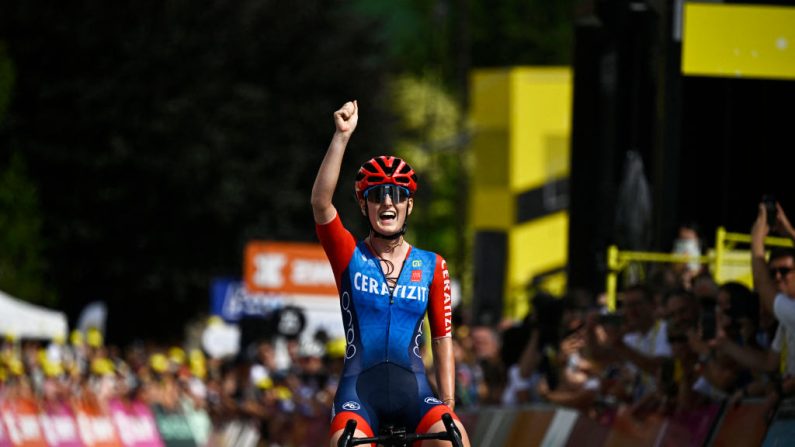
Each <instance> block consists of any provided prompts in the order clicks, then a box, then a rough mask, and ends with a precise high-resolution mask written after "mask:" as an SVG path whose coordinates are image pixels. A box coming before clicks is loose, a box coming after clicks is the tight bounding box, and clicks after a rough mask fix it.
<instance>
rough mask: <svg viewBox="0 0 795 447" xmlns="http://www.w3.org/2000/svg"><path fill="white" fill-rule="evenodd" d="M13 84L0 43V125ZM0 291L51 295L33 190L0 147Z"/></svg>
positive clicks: (21, 165)
mask: <svg viewBox="0 0 795 447" xmlns="http://www.w3.org/2000/svg"><path fill="white" fill-rule="evenodd" d="M13 85H14V66H13V63H12V62H11V59H10V58H9V57H8V54H7V52H6V45H5V42H3V41H0V126H2V123H3V117H4V116H5V111H6V108H7V106H8V103H9V101H10V99H11V91H12V88H13ZM0 154H2V156H1V157H0V247H2V249H0V290H2V291H4V292H7V293H10V294H12V295H14V296H17V297H21V298H23V299H27V300H28V301H31V302H34V303H40V304H47V305H52V304H54V302H55V295H54V294H53V293H52V291H50V290H48V289H47V288H46V287H45V285H44V274H45V267H46V263H45V261H44V257H43V253H44V251H43V248H44V241H43V240H42V239H41V227H42V221H41V214H40V211H39V203H38V195H37V192H36V188H35V186H34V185H33V183H32V182H31V181H30V178H29V177H28V175H27V169H26V166H25V162H24V160H23V159H22V155H21V154H19V153H16V152H15V153H10V151H7V150H5V148H2V147H0Z"/></svg>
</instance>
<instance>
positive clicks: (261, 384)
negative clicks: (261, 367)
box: [257, 377, 273, 390]
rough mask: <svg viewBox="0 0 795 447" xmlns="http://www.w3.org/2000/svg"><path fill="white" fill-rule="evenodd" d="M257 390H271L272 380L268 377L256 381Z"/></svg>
mask: <svg viewBox="0 0 795 447" xmlns="http://www.w3.org/2000/svg"><path fill="white" fill-rule="evenodd" d="M257 388H259V389H261V390H269V389H271V388H273V380H271V378H270V377H263V378H262V379H260V380H258V381H257Z"/></svg>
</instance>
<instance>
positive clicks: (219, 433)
mask: <svg viewBox="0 0 795 447" xmlns="http://www.w3.org/2000/svg"><path fill="white" fill-rule="evenodd" d="M459 416H460V417H461V420H462V422H463V423H464V425H465V426H466V427H467V430H468V431H469V434H470V438H471V440H472V445H474V446H488V447H509V446H520V445H521V446H548V447H552V446H556V447H558V446H559V447H564V446H565V447H569V446H571V447H574V446H582V445H588V446H595V447H600V446H604V447H623V446H627V447H629V446H632V447H644V446H648V447H658V446H676V447H686V446H693V447H695V446H732V447H735V446H736V447H744V446H749V447H750V446H760V445H764V446H776V445H795V399H788V400H783V401H781V403H780V404H779V405H777V406H776V405H775V403H774V402H773V401H771V400H763V399H746V400H742V401H739V402H737V403H732V404H717V403H716V404H710V405H707V406H703V407H701V408H699V409H696V410H689V411H682V412H678V413H676V414H675V415H673V416H669V417H662V416H659V415H650V416H647V417H644V418H638V417H635V416H633V415H632V414H631V413H630V412H629V411H626V410H605V411H603V412H602V413H600V414H599V416H598V417H596V418H594V417H589V416H586V415H583V414H581V413H579V412H577V411H575V410H571V409H567V408H559V407H554V406H547V405H534V406H528V407H521V408H497V407H493V408H482V409H480V410H478V411H460V412H459ZM205 417H206V414H205ZM0 418H1V419H2V423H0V447H11V446H14V447H16V446H24V447H40V446H41V447H52V446H58V447H78V446H97V447H118V446H124V447H130V446H132V447H172V446H175V447H183V446H184V447H190V446H197V447H198V446H223V447H254V446H257V445H259V444H258V443H259V441H260V433H259V425H258V424H256V423H255V422H254V421H250V420H249V421H246V420H242V419H232V420H228V421H225V422H221V423H217V424H216V426H215V427H209V426H201V424H199V425H198V426H197V425H196V424H195V423H192V422H191V415H190V414H188V413H187V412H185V411H175V412H167V411H164V410H162V409H159V408H149V407H148V406H146V405H144V404H142V403H140V402H125V401H121V400H111V401H110V402H109V403H108V404H107V405H96V404H92V403H90V402H80V403H76V404H75V403H72V404H65V403H59V402H56V403H41V402H36V401H34V400H30V399H13V400H5V401H3V402H0ZM327 430H328V417H326V416H318V417H315V418H308V417H303V416H298V415H295V416H294V417H293V418H292V422H291V423H290V424H289V425H288V426H286V427H285V428H284V430H283V431H284V432H283V433H274V434H271V435H272V439H271V441H275V442H277V443H278V445H280V446H283V447H290V446H292V447H318V446H324V445H327V444H326V443H327V442H328V441H327V439H326V436H327V433H328V431H327ZM264 445H269V444H267V443H266V444H264Z"/></svg>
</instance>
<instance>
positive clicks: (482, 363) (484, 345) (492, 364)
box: [470, 326, 506, 405]
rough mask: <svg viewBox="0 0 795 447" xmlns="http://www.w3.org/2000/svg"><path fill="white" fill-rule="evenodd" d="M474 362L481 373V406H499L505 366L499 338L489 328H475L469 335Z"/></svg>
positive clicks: (504, 378) (479, 395) (479, 397)
mask: <svg viewBox="0 0 795 447" xmlns="http://www.w3.org/2000/svg"><path fill="white" fill-rule="evenodd" d="M470 337H471V338H472V350H473V353H474V356H475V360H476V361H477V363H478V366H479V367H480V369H481V371H482V372H483V386H482V387H481V389H480V390H479V392H478V401H479V402H480V403H482V404H485V405H489V404H499V403H500V402H501V400H502V393H503V390H504V389H505V382H506V373H505V366H504V364H503V362H502V359H501V358H500V336H499V334H498V333H497V330H496V329H494V328H492V327H490V326H475V327H473V328H472V332H471V333H470Z"/></svg>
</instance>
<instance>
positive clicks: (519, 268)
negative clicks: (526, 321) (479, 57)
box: [470, 67, 572, 318]
mask: <svg viewBox="0 0 795 447" xmlns="http://www.w3.org/2000/svg"><path fill="white" fill-rule="evenodd" d="M471 100H472V102H471V104H472V105H471V109H470V113H471V121H472V125H473V127H474V136H473V141H472V146H471V149H472V151H473V154H474V170H475V172H476V173H477V174H476V175H475V176H474V178H473V179H472V183H471V194H472V197H471V201H470V222H472V225H473V227H474V229H475V232H476V249H475V250H476V255H477V252H478V247H477V243H478V236H477V235H478V234H486V233H489V234H497V235H503V237H501V238H500V237H498V239H501V240H504V247H502V248H499V249H494V247H491V248H492V249H493V250H492V253H495V250H496V252H503V253H502V259H499V260H495V261H496V262H502V263H504V268H502V270H503V272H502V278H501V280H502V281H503V290H504V293H503V295H504V296H503V298H504V301H503V302H504V312H503V315H504V316H509V317H516V318H518V317H521V316H523V315H524V314H526V312H527V310H528V306H527V299H526V288H527V285H528V283H529V282H530V281H531V280H533V279H534V278H538V277H539V276H544V277H546V278H547V279H548V280H547V281H546V288H548V289H551V290H550V291H553V292H556V293H562V292H563V289H564V286H565V280H564V278H563V277H562V276H563V273H562V272H563V269H564V268H565V265H566V258H567V250H568V244H567V241H568V222H569V220H568V212H567V206H568V176H569V157H570V149H569V141H570V133H571V105H572V75H571V70H570V69H569V68H566V67H514V68H505V69H481V70H475V71H474V73H473V75H472V84H471ZM486 243H487V244H488V242H486ZM498 256H499V255H498ZM481 261H482V260H481ZM478 262H479V261H478V260H477V259H476V260H475V264H476V272H475V274H476V275H478V271H477V265H478ZM487 262H488V261H487ZM476 293H477V290H476Z"/></svg>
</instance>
